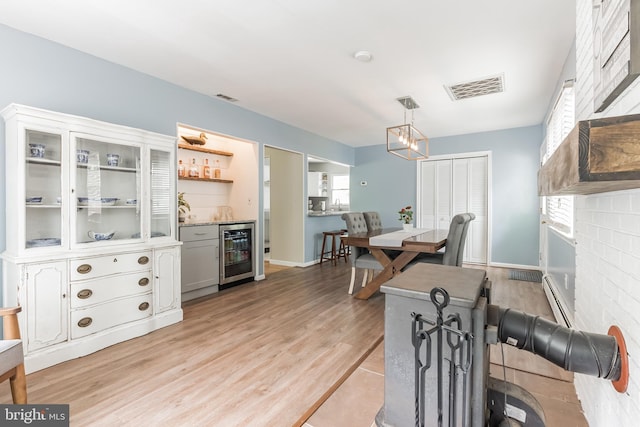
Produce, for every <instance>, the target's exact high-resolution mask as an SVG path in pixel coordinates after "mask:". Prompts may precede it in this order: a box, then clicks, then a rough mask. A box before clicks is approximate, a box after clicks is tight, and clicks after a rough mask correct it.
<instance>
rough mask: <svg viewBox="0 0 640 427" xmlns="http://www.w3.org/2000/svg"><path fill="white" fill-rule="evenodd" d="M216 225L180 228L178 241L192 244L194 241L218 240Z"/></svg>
mask: <svg viewBox="0 0 640 427" xmlns="http://www.w3.org/2000/svg"><path fill="white" fill-rule="evenodd" d="M219 238H220V236H219V235H218V226H217V225H195V226H192V227H180V240H181V241H183V242H194V241H196V240H209V239H219Z"/></svg>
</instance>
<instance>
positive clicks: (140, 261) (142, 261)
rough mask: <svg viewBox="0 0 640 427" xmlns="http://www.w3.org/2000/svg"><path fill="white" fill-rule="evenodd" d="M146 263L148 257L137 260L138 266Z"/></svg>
mask: <svg viewBox="0 0 640 427" xmlns="http://www.w3.org/2000/svg"><path fill="white" fill-rule="evenodd" d="M148 262H149V257H148V256H141V257H140V258H138V264H142V265H145V264H147V263H148Z"/></svg>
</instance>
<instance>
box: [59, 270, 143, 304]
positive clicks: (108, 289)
mask: <svg viewBox="0 0 640 427" xmlns="http://www.w3.org/2000/svg"><path fill="white" fill-rule="evenodd" d="M151 279H152V277H151V270H147V271H143V272H141V273H130V274H123V275H119V276H109V277H102V278H99V279H93V280H86V281H81V282H72V283H71V308H79V307H86V306H89V305H93V304H99V303H102V302H105V301H109V300H112V299H115V298H121V297H128V296H131V295H137V294H143V293H146V292H150V291H151V287H152V283H151Z"/></svg>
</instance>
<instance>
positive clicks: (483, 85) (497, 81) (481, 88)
mask: <svg viewBox="0 0 640 427" xmlns="http://www.w3.org/2000/svg"><path fill="white" fill-rule="evenodd" d="M445 89H446V90H447V93H448V94H449V96H450V97H451V99H452V100H454V101H459V100H461V99H466V98H475V97H476V96H482V95H489V94H492V93H500V92H504V78H503V76H502V75H499V76H494V77H488V78H486V79H482V80H475V81H471V82H465V83H457V84H454V85H450V86H445Z"/></svg>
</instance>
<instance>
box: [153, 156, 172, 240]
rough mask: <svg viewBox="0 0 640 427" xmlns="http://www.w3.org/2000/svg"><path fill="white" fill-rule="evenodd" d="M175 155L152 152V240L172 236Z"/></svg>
mask: <svg viewBox="0 0 640 427" xmlns="http://www.w3.org/2000/svg"><path fill="white" fill-rule="evenodd" d="M172 154H173V153H172V152H169V151H163V150H158V149H154V148H152V149H151V150H150V154H149V157H150V173H151V176H150V183H151V206H150V210H151V212H150V229H151V230H150V231H151V234H150V237H151V238H152V239H154V238H158V237H164V236H171V235H172V232H171V230H172V228H173V227H172V226H173V223H174V216H173V215H174V212H175V203H176V200H174V197H173V194H174V191H173V187H174V185H175V177H174V174H173V173H172V168H171V165H172V164H173V155H172Z"/></svg>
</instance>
